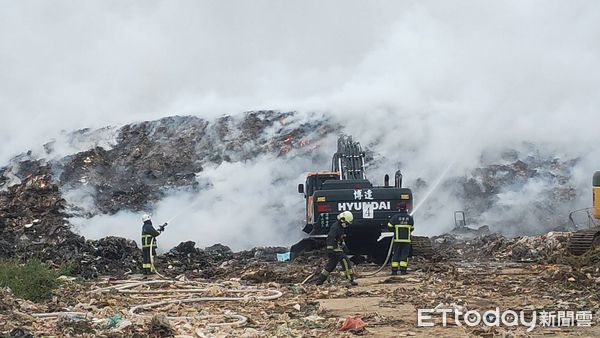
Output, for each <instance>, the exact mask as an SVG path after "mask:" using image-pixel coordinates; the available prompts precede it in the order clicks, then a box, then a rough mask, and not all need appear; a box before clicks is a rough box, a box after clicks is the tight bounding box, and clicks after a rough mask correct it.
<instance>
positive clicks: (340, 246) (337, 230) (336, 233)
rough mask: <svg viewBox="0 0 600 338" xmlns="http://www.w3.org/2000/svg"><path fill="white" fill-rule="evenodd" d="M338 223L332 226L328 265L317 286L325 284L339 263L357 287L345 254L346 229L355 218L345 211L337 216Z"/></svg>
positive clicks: (322, 272) (328, 236) (329, 238)
mask: <svg viewBox="0 0 600 338" xmlns="http://www.w3.org/2000/svg"><path fill="white" fill-rule="evenodd" d="M337 219H338V220H337V222H335V223H333V225H331V228H329V233H328V234H327V241H326V245H327V258H328V259H329V260H328V261H327V264H326V265H325V268H324V269H323V270H322V271H321V274H319V277H318V279H317V282H316V284H317V285H321V284H323V283H325V281H326V280H327V278H328V277H329V274H331V272H332V271H333V270H335V267H336V266H337V265H338V263H339V262H342V267H343V268H344V273H345V274H346V278H347V279H348V281H349V282H350V284H352V285H357V283H356V282H355V281H354V274H353V272H352V267H351V266H350V260H348V257H346V254H345V253H344V246H345V244H344V229H346V228H347V227H348V225H350V224H352V220H353V219H354V216H353V215H352V213H351V212H350V211H344V212H342V213H341V214H339V215H338V216H337Z"/></svg>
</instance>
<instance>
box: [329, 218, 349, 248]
mask: <svg viewBox="0 0 600 338" xmlns="http://www.w3.org/2000/svg"><path fill="white" fill-rule="evenodd" d="M343 243H344V228H343V227H342V224H341V223H340V221H336V222H335V223H333V224H332V225H331V227H330V228H329V233H328V234H327V240H325V245H327V250H333V251H336V252H342V251H344V250H343Z"/></svg>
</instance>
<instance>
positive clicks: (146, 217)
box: [142, 214, 152, 223]
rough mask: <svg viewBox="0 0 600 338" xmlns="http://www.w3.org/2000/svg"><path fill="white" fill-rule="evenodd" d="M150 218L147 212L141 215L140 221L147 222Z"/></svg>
mask: <svg viewBox="0 0 600 338" xmlns="http://www.w3.org/2000/svg"><path fill="white" fill-rule="evenodd" d="M150 219H152V217H150V215H148V214H144V216H142V222H144V223H146V222H148V221H149V220H150Z"/></svg>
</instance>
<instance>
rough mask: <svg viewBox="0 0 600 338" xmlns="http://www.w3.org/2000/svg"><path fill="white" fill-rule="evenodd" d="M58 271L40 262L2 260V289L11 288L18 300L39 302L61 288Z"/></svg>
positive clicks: (0, 281)
mask: <svg viewBox="0 0 600 338" xmlns="http://www.w3.org/2000/svg"><path fill="white" fill-rule="evenodd" d="M58 276H60V274H59V272H58V271H53V270H51V269H49V268H48V267H47V266H46V265H44V264H43V263H42V262H40V261H39V260H30V261H28V262H26V263H19V262H18V261H15V260H0V287H9V288H10V289H11V290H12V292H13V293H14V295H15V296H16V297H18V298H23V299H28V300H32V301H39V300H43V299H47V298H48V297H50V295H51V293H52V290H54V289H55V288H57V287H58V286H60V281H59V280H58V279H57V278H58Z"/></svg>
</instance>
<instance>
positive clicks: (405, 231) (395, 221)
mask: <svg viewBox="0 0 600 338" xmlns="http://www.w3.org/2000/svg"><path fill="white" fill-rule="evenodd" d="M388 228H390V230H392V231H393V232H394V238H393V239H392V240H393V241H394V244H393V247H392V249H393V256H392V275H397V274H398V269H400V274H401V275H405V274H406V269H407V267H408V256H409V254H410V236H411V233H412V231H413V230H414V228H415V221H414V219H413V217H412V216H411V215H409V214H408V212H407V211H406V209H401V210H400V212H399V213H397V214H395V215H394V216H392V217H391V218H390V220H389V222H388Z"/></svg>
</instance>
